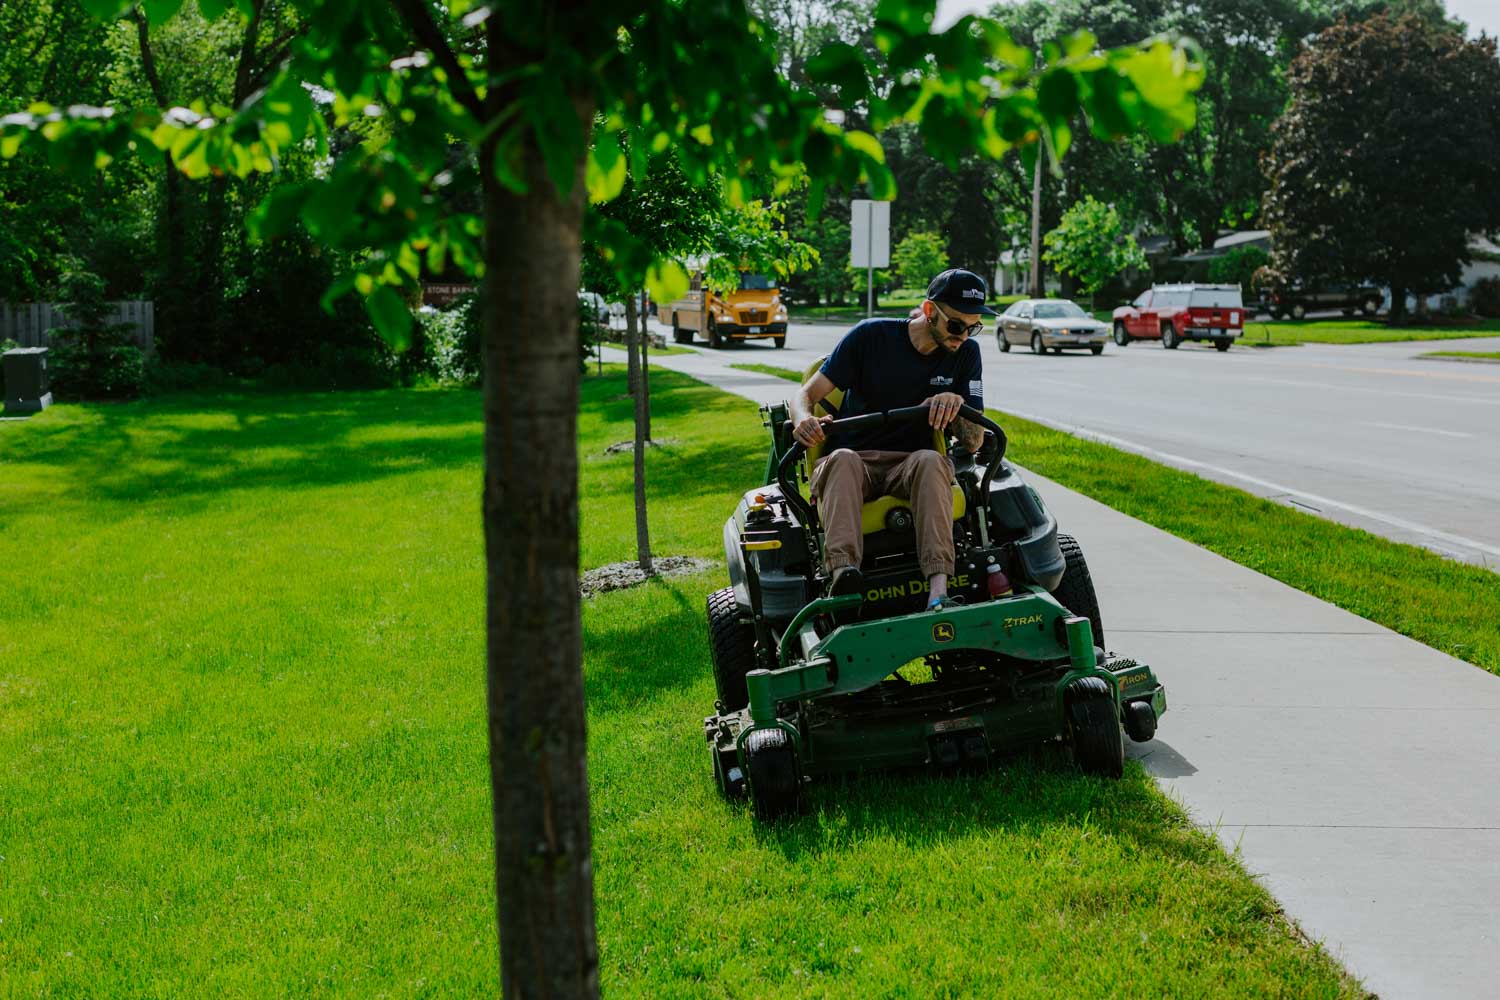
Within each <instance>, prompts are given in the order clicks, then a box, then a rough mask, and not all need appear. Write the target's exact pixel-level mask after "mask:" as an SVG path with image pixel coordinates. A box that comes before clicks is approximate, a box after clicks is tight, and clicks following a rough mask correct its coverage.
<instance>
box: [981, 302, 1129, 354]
mask: <svg viewBox="0 0 1500 1000" xmlns="http://www.w3.org/2000/svg"><path fill="white" fill-rule="evenodd" d="M1108 339H1109V327H1108V326H1107V325H1106V324H1104V323H1101V322H1099V321H1098V320H1097V319H1095V318H1094V317H1092V316H1090V315H1089V314H1088V313H1086V312H1084V311H1083V309H1082V308H1081V307H1080V306H1079V305H1078V303H1076V302H1072V301H1069V300H1068V299H1022V300H1021V301H1020V302H1016V303H1013V304H1012V305H1011V307H1010V308H1009V309H1007V310H1005V312H1003V313H1001V314H1000V318H999V319H998V320H996V321H995V340H996V341H998V342H999V344H1000V350H1002V351H1008V350H1010V349H1011V347H1012V346H1024V345H1026V344H1030V345H1031V350H1032V353H1034V354H1041V353H1043V352H1045V351H1046V350H1047V348H1049V347H1050V348H1051V349H1052V352H1053V353H1054V354H1061V353H1062V352H1063V351H1065V350H1088V351H1092V352H1093V353H1095V354H1103V353H1104V342H1105V341H1106V340H1108Z"/></svg>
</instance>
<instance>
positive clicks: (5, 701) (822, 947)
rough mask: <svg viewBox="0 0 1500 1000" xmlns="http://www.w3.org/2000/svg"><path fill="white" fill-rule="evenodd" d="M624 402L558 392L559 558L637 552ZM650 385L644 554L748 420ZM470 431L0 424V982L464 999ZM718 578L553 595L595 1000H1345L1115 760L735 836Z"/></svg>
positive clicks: (280, 414) (261, 414)
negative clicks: (579, 596)
mask: <svg viewBox="0 0 1500 1000" xmlns="http://www.w3.org/2000/svg"><path fill="white" fill-rule="evenodd" d="M623 393H624V379H623V373H622V371H621V370H620V366H618V365H615V366H609V367H607V368H606V370H605V375H604V376H603V377H592V376H591V377H589V378H587V379H586V380H585V384H584V388H583V403H582V409H581V414H580V425H579V442H578V447H579V451H580V456H581V459H582V462H581V481H580V487H581V518H580V526H581V533H582V561H583V568H589V567H592V566H595V565H600V564H602V563H606V562H611V561H617V560H624V559H629V558H631V557H632V556H633V551H634V533H633V526H632V516H631V501H630V489H631V462H632V459H631V456H630V455H629V454H625V453H622V454H618V455H606V454H605V452H604V450H605V448H606V447H607V446H608V445H609V444H611V443H613V442H616V441H622V440H626V439H628V438H629V437H630V436H631V429H630V401H629V400H628V398H624V397H623ZM652 400H653V405H654V412H655V419H654V429H655V432H656V436H657V437H658V438H660V439H664V440H670V441H671V443H669V444H665V445H663V446H662V447H660V448H656V449H652V450H651V451H650V452H649V453H648V459H647V462H648V468H649V474H648V481H649V485H650V494H651V503H652V528H653V542H654V545H655V548H656V550H657V552H658V553H659V554H697V555H705V556H711V557H716V556H718V555H719V554H720V545H721V543H720V537H719V532H720V525H721V522H722V519H723V518H724V517H725V516H726V515H727V512H728V510H729V508H730V505H731V503H732V502H733V497H734V495H735V494H736V493H737V492H738V491H739V489H740V487H741V486H745V487H747V488H748V487H750V486H753V485H754V484H755V483H756V481H757V477H758V475H759V473H760V472H761V471H762V468H763V463H764V455H763V437H762V436H763V434H764V431H763V430H762V429H761V428H760V421H759V418H758V416H757V414H756V412H755V408H754V406H753V405H751V404H749V403H747V402H745V401H743V400H739V399H737V398H734V397H730V396H727V395H725V394H722V393H719V392H717V391H714V390H712V389H709V388H707V387H705V386H702V385H700V384H697V383H694V382H691V381H690V380H688V379H686V378H684V377H682V376H679V375H676V374H675V373H670V372H665V371H659V372H657V373H656V374H655V375H654V376H653V390H652ZM481 433H482V431H481V426H480V423H479V400H478V397H477V394H475V393H473V392H467V391H456V390H405V391H390V392H370V393H341V394H322V395H258V394H252V393H243V394H239V395H234V396H223V395H220V396H215V397H201V398H195V397H175V398H168V399H162V400H155V401H152V402H150V403H140V404H129V405H120V406H99V407H75V406H57V407H54V408H52V409H50V410H48V411H46V412H45V413H43V414H42V415H40V416H38V417H36V418H33V419H32V420H29V421H26V422H18V423H5V424H0V518H3V519H4V520H3V524H4V529H5V530H4V531H0V560H3V562H4V564H5V565H7V566H8V567H11V571H10V573H9V574H8V582H7V588H6V591H5V594H4V597H3V599H0V760H3V761H4V765H3V767H0V803H3V805H4V807H3V808H0V886H3V891H0V993H4V994H6V995H39V996H56V997H73V996H120V995H151V996H182V995H198V996H216V995H233V996H263V995H286V994H290V995H296V996H358V997H367V996H381V995H387V996H472V995H478V994H481V993H484V994H488V995H494V994H495V993H497V992H498V983H497V977H496V973H495V938H494V923H493V911H492V907H493V881H492V875H491V871H490V867H489V866H490V863H491V854H490V849H491V844H490V813H489V802H490V800H489V793H488V776H487V769H486V762H485V735H484V719H483V703H484V695H483V691H484V685H483V634H482V621H483V617H482V616H483V575H482V555H481V540H480V531H479V502H478V501H479V486H480V479H479V462H480V440H481ZM1027 433H1029V432H1027ZM721 576H722V570H717V571H714V572H710V573H706V574H702V575H699V576H696V577H686V578H679V579H676V580H673V581H670V582H656V583H652V584H648V585H647V586H645V587H641V588H637V589H635V590H630V591H620V592H614V593H610V594H605V595H602V596H600V597H598V598H596V599H594V600H592V601H590V602H588V603H587V605H586V607H585V611H584V651H585V671H586V679H587V696H588V724H589V734H590V756H589V771H590V776H591V781H592V785H593V808H594V837H595V841H594V846H595V873H596V887H597V892H598V900H599V903H598V921H599V934H600V955H601V961H602V972H601V975H602V980H603V985H604V989H605V992H606V995H617V996H645V997H678V996H680V997H700V996H731V995H732V996H771V995H786V996H802V995H828V996H876V995H879V996H912V997H919V996H920V997H927V996H998V995H1004V996H1008V997H1028V996H1035V997H1051V996H1059V995H1079V996H1103V995H1133V996H1159V995H1177V996H1194V997H1197V996H1225V997H1241V996H1264V995H1282V996H1297V997H1304V996H1336V995H1357V994H1358V988H1357V986H1356V985H1355V984H1353V983H1352V982H1351V981H1349V980H1348V979H1347V978H1346V977H1345V976H1344V974H1343V973H1342V972H1341V970H1340V969H1339V968H1338V966H1337V965H1336V964H1335V963H1334V962H1333V961H1331V960H1330V959H1329V958H1328V957H1327V956H1326V955H1324V954H1323V953H1322V952H1321V951H1319V950H1317V949H1315V948H1310V947H1308V946H1306V945H1305V944H1303V943H1302V942H1301V941H1300V940H1299V939H1298V938H1297V936H1296V935H1295V934H1294V933H1293V931H1292V930H1291V929H1290V928H1289V927H1288V925H1287V924H1286V923H1285V921H1284V920H1283V919H1282V918H1281V917H1280V916H1279V914H1278V913H1277V911H1276V909H1275V906H1274V904H1273V902H1272V901H1271V900H1270V898H1269V897H1268V896H1267V895H1266V894H1265V893H1264V892H1263V891H1262V890H1261V889H1260V888H1259V887H1258V886H1257V885H1256V884H1255V883H1254V882H1253V881H1252V880H1251V879H1250V878H1248V877H1247V876H1246V875H1245V874H1244V872H1243V871H1241V870H1240V869H1239V868H1238V867H1237V866H1236V865H1235V864H1234V863H1233V861H1232V860H1231V859H1230V858H1228V857H1227V856H1226V855H1225V854H1223V853H1222V852H1221V851H1220V850H1219V849H1218V847H1217V846H1216V844H1215V842H1214V841H1213V839H1212V838H1211V837H1210V836H1209V835H1208V834H1206V833H1203V832H1201V831H1198V830H1196V829H1194V828H1192V827H1191V826H1190V825H1189V824H1188V823H1187V822H1186V820H1185V818H1184V817H1183V815H1182V813H1181V812H1180V810H1179V809H1178V808H1177V807H1175V806H1174V805H1173V804H1172V803H1170V802H1169V801H1168V800H1167V799H1166V798H1165V797H1163V796H1162V795H1161V794H1160V793H1159V792H1157V791H1156V789H1155V787H1154V785H1153V784H1152V783H1151V781H1150V780H1149V778H1148V777H1147V776H1146V775H1145V773H1144V772H1143V771H1142V770H1141V769H1140V768H1139V767H1138V766H1136V765H1131V766H1129V767H1128V768H1127V772H1126V776H1125V778H1124V779H1123V780H1122V781H1119V782H1107V781H1102V780H1098V779H1088V778H1084V777H1081V776H1080V775H1078V774H1077V773H1076V772H1075V771H1074V770H1073V769H1072V767H1071V766H1070V765H1069V764H1068V763H1067V761H1066V759H1065V758H1064V757H1062V756H1060V755H1058V754H1056V753H1051V752H1038V753H1037V754H1036V755H1034V756H1031V757H1027V758H1022V759H1018V760H1014V761H1011V762H1009V763H1007V764H1005V765H1004V766H1001V767H999V768H998V769H997V770H995V771H994V772H992V773H989V774H986V775H982V776H970V777H964V778H956V779H928V778H925V777H915V778H899V777H898V778H890V777H887V778H871V779H868V780H865V781H860V782H852V783H848V784H834V785H824V786H821V787H819V788H817V789H815V790H814V792H813V794H812V796H811V798H812V810H811V812H810V814H809V815H807V816H805V817H802V818H800V819H798V820H796V821H794V822H791V823H789V824H786V825H784V826H782V827H778V828H773V829H766V828H761V827H757V826H756V825H755V824H754V823H753V822H752V820H751V818H750V815H749V813H748V810H747V809H746V808H744V807H743V806H734V805H729V804H726V803H724V802H722V801H720V800H719V799H718V797H717V793H716V792H715V791H714V788H713V784H712V781H711V778H710V773H709V767H708V758H707V752H706V750H705V747H704V744H703V739H702V735H701V731H700V722H701V719H702V718H703V716H704V715H705V714H706V713H708V712H709V711H710V710H711V707H712V701H713V686H712V682H711V681H710V679H709V674H708V669H707V665H706V664H707V648H706V637H705V629H704V623H703V600H704V596H705V594H706V593H707V592H708V591H709V590H711V589H713V588H715V587H717V586H719V585H720V583H721Z"/></svg>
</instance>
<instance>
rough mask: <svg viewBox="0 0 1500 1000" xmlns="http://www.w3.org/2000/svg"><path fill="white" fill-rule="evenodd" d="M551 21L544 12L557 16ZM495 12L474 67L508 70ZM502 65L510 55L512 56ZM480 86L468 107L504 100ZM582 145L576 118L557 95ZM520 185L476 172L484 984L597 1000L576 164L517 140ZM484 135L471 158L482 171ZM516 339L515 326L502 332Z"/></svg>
mask: <svg viewBox="0 0 1500 1000" xmlns="http://www.w3.org/2000/svg"><path fill="white" fill-rule="evenodd" d="M565 13H566V12H560V16H561V14H565ZM505 21H506V19H505V18H504V17H492V18H490V20H489V24H488V26H487V31H488V46H489V57H490V71H491V72H492V73H494V74H501V73H503V72H504V70H505V69H506V68H507V67H508V66H509V65H510V64H511V61H510V60H509V59H508V58H507V53H508V41H507V39H506V38H505V36H504V32H503V30H502V25H503V24H504V23H505ZM517 61H524V60H522V59H518V60H517ZM501 91H502V88H500V87H495V88H492V89H491V91H490V93H489V95H488V96H487V99H486V109H485V114H486V115H488V116H490V117H492V116H493V114H494V113H496V112H497V110H498V108H500V107H503V106H504V103H503V102H504V101H506V100H507V95H506V94H504V93H502V92H501ZM572 110H573V112H574V113H575V114H576V115H577V118H578V121H577V123H576V124H577V127H578V128H580V129H582V130H583V131H584V133H585V135H587V132H588V130H589V127H590V124H591V122H592V120H593V108H592V106H591V105H590V104H589V102H587V101H586V100H584V99H582V98H575V100H574V104H573V108H572ZM521 144H522V145H521V154H520V155H521V157H522V161H523V168H524V171H525V177H526V183H527V185H528V188H529V193H527V194H525V195H517V194H515V193H513V192H511V191H509V190H507V189H505V188H504V187H502V186H501V185H500V184H499V182H498V181H497V180H496V179H495V172H494V170H493V169H492V168H488V169H483V168H482V169H481V173H482V175H483V177H484V182H483V183H484V216H485V231H486V234H487V237H486V240H485V262H486V270H485V276H484V284H483V293H484V334H483V348H484V424H485V434H484V536H485V559H486V574H485V575H486V591H487V609H486V626H487V630H488V646H487V664H486V680H487V687H488V719H489V746H490V783H491V788H492V794H493V821H494V830H495V892H496V922H497V924H498V926H499V935H500V986H501V990H502V992H503V994H504V996H506V997H507V998H509V1000H531V998H541V997H567V998H570V1000H571V998H574V997H584V998H592V997H597V996H598V994H599V953H598V946H597V943H596V940H595V931H594V884H593V861H592V843H591V839H590V833H589V793H588V760H587V755H586V750H585V721H584V687H583V657H582V634H581V633H582V629H581V625H580V621H579V597H578V457H577V451H576V445H575V442H576V440H577V415H578V385H579V364H578V348H577V345H576V341H575V340H574V338H573V337H572V336H571V335H567V336H561V335H559V332H560V331H569V332H571V331H572V330H574V329H576V328H577V325H578V301H577V298H576V290H577V288H578V277H579V258H580V242H579V240H580V231H581V226H582V221H583V209H584V204H583V198H584V184H583V161H582V159H581V158H580V160H579V162H578V165H577V170H576V171H575V175H574V178H573V184H572V188H571V190H570V192H569V193H568V194H567V195H565V196H560V195H559V194H558V192H557V189H556V187H555V186H554V185H553V183H552V181H551V180H550V179H549V178H548V176H547V172H546V170H545V169H544V166H543V162H542V157H541V153H540V151H539V150H538V148H537V146H536V140H535V137H534V133H532V132H531V130H529V129H528V130H527V131H526V132H525V133H524V138H522V139H521ZM495 155H496V140H495V138H494V137H491V138H489V139H488V140H486V142H485V143H484V146H483V147H482V152H481V159H480V162H481V164H484V165H486V167H488V165H489V164H493V163H494V160H495ZM518 331H519V332H518Z"/></svg>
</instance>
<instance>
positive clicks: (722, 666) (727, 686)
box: [708, 587, 755, 712]
mask: <svg viewBox="0 0 1500 1000" xmlns="http://www.w3.org/2000/svg"><path fill="white" fill-rule="evenodd" d="M708 652H709V657H710V661H711V662H712V664H713V669H714V687H715V688H717V689H718V692H719V701H720V702H722V703H723V705H724V711H726V712H738V711H739V710H740V709H742V708H744V707H745V706H746V705H748V704H750V694H749V692H748V691H746V689H745V675H746V674H748V673H749V672H750V671H752V670H754V669H755V626H753V625H751V624H750V623H749V622H742V621H740V609H739V605H737V604H736V603H735V601H734V588H733V587H725V588H723V589H722V590H716V591H714V592H713V593H712V594H709V595H708Z"/></svg>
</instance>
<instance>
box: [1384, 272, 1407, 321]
mask: <svg viewBox="0 0 1500 1000" xmlns="http://www.w3.org/2000/svg"><path fill="white" fill-rule="evenodd" d="M1386 322H1387V323H1388V324H1390V325H1391V326H1399V325H1400V324H1402V323H1405V322H1406V288H1405V287H1404V286H1402V285H1398V284H1395V283H1394V282H1392V284H1391V311H1390V314H1389V315H1388V316H1387V317H1386Z"/></svg>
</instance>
